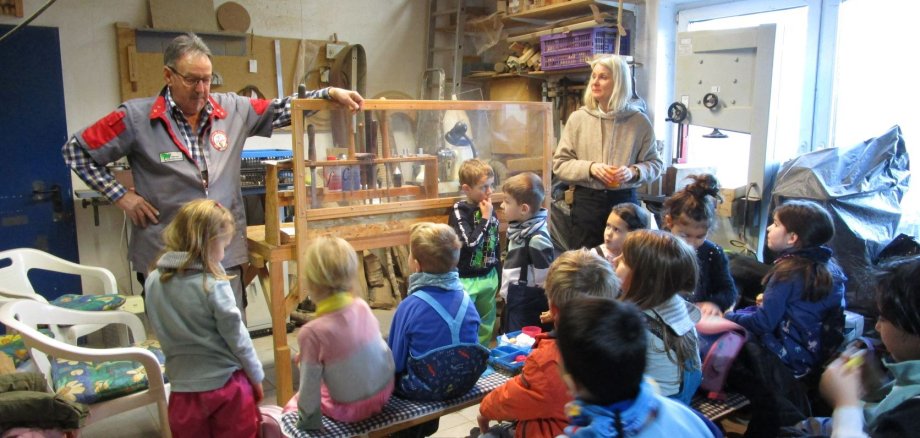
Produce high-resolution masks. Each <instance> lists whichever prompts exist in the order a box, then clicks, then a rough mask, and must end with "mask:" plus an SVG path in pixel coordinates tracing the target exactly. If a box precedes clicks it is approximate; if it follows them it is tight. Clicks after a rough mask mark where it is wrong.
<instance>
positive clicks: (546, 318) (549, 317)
mask: <svg viewBox="0 0 920 438" xmlns="http://www.w3.org/2000/svg"><path fill="white" fill-rule="evenodd" d="M553 320H554V319H553V314H552V313H551V312H550V311H549V310H547V311H545V312H543V313H541V314H540V324H549V323H551V322H553Z"/></svg>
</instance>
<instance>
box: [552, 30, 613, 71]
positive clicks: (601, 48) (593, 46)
mask: <svg viewBox="0 0 920 438" xmlns="http://www.w3.org/2000/svg"><path fill="white" fill-rule="evenodd" d="M616 38H617V32H616V29H612V28H605V27H595V28H591V29H582V30H576V31H572V32H566V33H561V34H554V35H544V36H542V37H540V52H541V57H542V60H541V68H542V69H543V70H565V69H570V68H578V67H585V66H586V65H587V61H588V60H590V59H591V58H593V57H594V56H595V55H597V54H601V53H607V54H612V53H613V52H614V50H615V48H616ZM620 53H621V54H623V55H628V54H629V37H628V36H627V35H624V36H623V39H622V42H621V43H620Z"/></svg>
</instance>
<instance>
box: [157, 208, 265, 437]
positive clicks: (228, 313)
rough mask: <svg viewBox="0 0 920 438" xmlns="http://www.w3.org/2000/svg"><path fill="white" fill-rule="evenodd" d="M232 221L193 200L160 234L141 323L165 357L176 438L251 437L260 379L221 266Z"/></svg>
mask: <svg viewBox="0 0 920 438" xmlns="http://www.w3.org/2000/svg"><path fill="white" fill-rule="evenodd" d="M233 233H234V220H233V215H232V214H231V213H230V211H229V210H227V209H226V208H224V207H223V206H221V205H220V204H219V203H217V202H215V201H213V200H209V199H199V200H195V201H191V202H189V203H187V204H185V205H183V206H182V207H181V208H180V209H179V212H178V213H177V214H176V217H175V218H174V219H173V220H172V222H170V224H169V225H168V226H167V227H166V229H165V230H164V231H163V240H164V243H165V252H164V253H163V254H162V255H161V256H160V258H159V260H158V261H157V263H156V269H155V270H154V271H153V272H151V273H150V275H149V276H148V277H147V281H146V284H145V286H144V287H145V290H146V291H147V294H146V304H147V317H148V318H149V320H150V324H151V326H152V327H153V331H154V332H155V333H156V335H157V339H159V341H160V345H161V346H162V347H163V353H164V355H165V356H166V375H167V376H168V377H169V382H170V385H171V392H170V394H169V427H170V429H171V430H172V434H173V436H174V437H192V438H199V437H203V436H239V437H255V436H256V435H257V433H258V428H259V421H260V418H259V415H258V412H259V411H258V404H259V402H260V401H261V400H262V397H263V390H262V379H263V378H264V377H265V373H264V371H263V370H262V364H261V363H260V362H259V358H258V356H256V351H255V349H254V348H253V345H252V339H250V338H249V332H248V331H246V327H245V325H243V320H242V317H241V316H240V311H239V309H238V308H237V306H236V300H235V299H234V296H233V290H232V289H231V287H230V282H229V281H228V278H229V277H228V276H227V275H226V273H225V272H224V269H223V268H222V267H221V264H220V261H221V259H223V258H224V249H225V248H226V247H227V245H229V243H230V241H231V239H232V238H233Z"/></svg>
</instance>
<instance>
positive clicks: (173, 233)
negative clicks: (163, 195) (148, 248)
mask: <svg viewBox="0 0 920 438" xmlns="http://www.w3.org/2000/svg"><path fill="white" fill-rule="evenodd" d="M234 229H235V225H234V221H233V215H232V214H230V211H229V210H227V209H226V208H224V207H223V206H222V205H220V203H218V202H217V201H213V200H210V199H197V200H194V201H191V202H189V203H187V204H185V205H183V206H182V208H180V209H179V212H178V213H176V217H175V218H173V220H172V222H170V223H169V225H167V226H166V229H165V230H163V243H164V244H165V245H166V247H165V249H164V250H165V251H181V252H186V253H188V259H187V260H185V262H183V263H182V266H180V267H179V268H177V269H162V268H161V269H160V271H161V274H160V279H161V280H162V281H164V282H166V281H169V279H170V278H172V276H173V275H175V274H177V273H178V274H180V275H181V274H182V273H184V272H185V270H186V269H189V266H190V265H191V264H193V263H194V262H196V261H199V262H201V266H202V267H203V270H204V272H205V273H208V274H211V275H213V276H214V277H216V278H218V279H220V280H227V279H229V278H230V276H228V275H227V274H226V273H225V272H224V268H223V267H221V266H220V261H219V260H218V261H213V260H211V254H210V251H211V242H212V241H214V239H217V238H218V237H220V236H225V235H227V234H228V233H233V232H234Z"/></svg>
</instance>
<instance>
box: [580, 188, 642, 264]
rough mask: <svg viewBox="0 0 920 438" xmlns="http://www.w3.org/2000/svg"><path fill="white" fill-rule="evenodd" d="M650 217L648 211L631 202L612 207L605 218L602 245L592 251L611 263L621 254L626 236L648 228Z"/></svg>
mask: <svg viewBox="0 0 920 438" xmlns="http://www.w3.org/2000/svg"><path fill="white" fill-rule="evenodd" d="M651 216H652V215H651V213H649V212H648V210H646V209H645V208H643V207H640V206H638V205H636V204H633V203H631V202H624V203H622V204H617V205H614V206H613V208H612V209H611V210H610V214H609V215H608V216H607V225H606V227H605V228H604V243H602V244H600V245H598V246H595V247H594V251H596V252H597V253H598V254H599V255H600V256H601V257H603V258H605V259H607V261H609V262H610V263H613V260H614V259H615V258H617V257H618V256H619V255H620V254H621V253H622V252H623V242H625V241H626V235H627V234H628V233H629V232H630V231H635V230H642V229H646V228H649V227H650V222H651Z"/></svg>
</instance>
